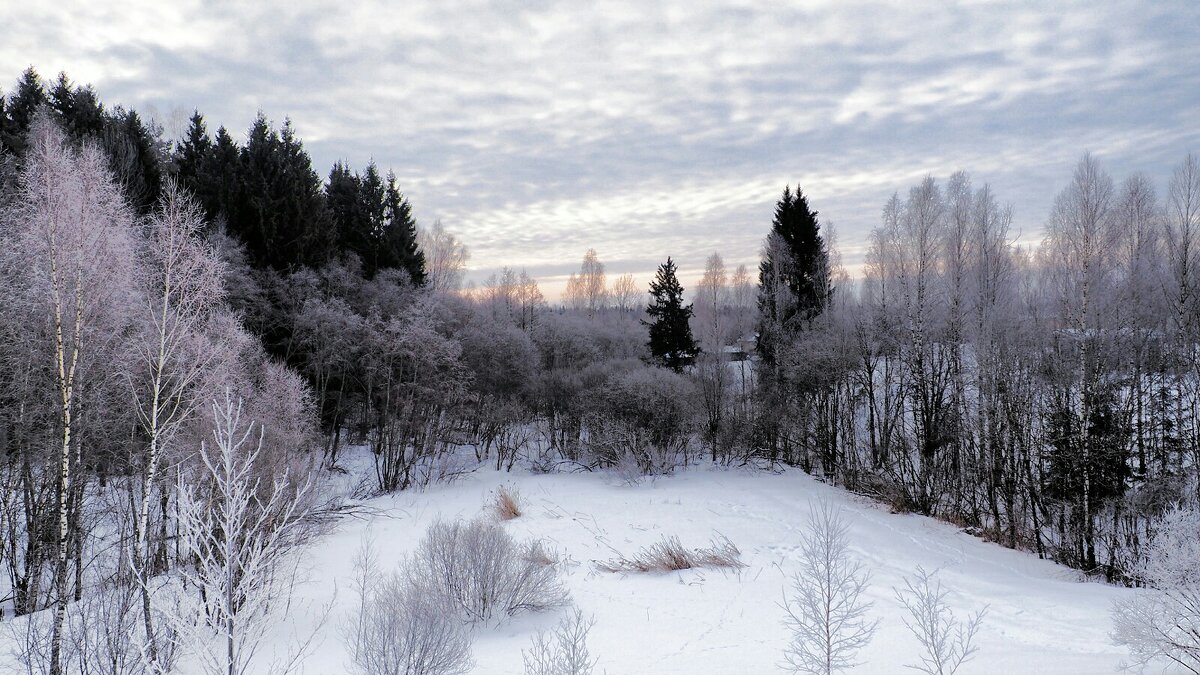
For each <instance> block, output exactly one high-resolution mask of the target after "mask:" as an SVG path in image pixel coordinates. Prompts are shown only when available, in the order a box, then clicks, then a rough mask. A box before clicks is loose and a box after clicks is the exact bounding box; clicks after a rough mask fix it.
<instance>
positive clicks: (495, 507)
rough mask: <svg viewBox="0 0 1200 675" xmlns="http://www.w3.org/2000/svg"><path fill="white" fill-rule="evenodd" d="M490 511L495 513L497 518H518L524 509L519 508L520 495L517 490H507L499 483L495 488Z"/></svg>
mask: <svg viewBox="0 0 1200 675" xmlns="http://www.w3.org/2000/svg"><path fill="white" fill-rule="evenodd" d="M492 511H493V512H494V513H495V514H496V518H497V519H498V520H512V519H513V518H520V517H521V514H522V513H524V511H522V510H521V495H520V493H518V492H515V491H514V492H509V491H508V488H506V487H504V486H503V485H501V486H500V487H499V488H497V489H496V501H495V502H494V503H493V504H492Z"/></svg>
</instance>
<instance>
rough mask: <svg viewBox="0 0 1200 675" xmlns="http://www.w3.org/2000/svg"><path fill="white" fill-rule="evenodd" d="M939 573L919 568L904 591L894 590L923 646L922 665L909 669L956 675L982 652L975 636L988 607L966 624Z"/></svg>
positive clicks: (905, 621)
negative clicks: (949, 600)
mask: <svg viewBox="0 0 1200 675" xmlns="http://www.w3.org/2000/svg"><path fill="white" fill-rule="evenodd" d="M936 574H937V573H936V572H933V573H930V572H926V571H925V570H924V569H922V568H920V567H918V568H917V574H916V577H915V578H913V579H910V578H908V577H905V578H904V588H903V589H900V588H896V589H893V590H894V591H895V593H896V599H897V600H899V601H900V604H901V605H903V606H904V609H905V610H907V612H908V616H907V617H904V618H903V621H904V625H905V626H906V627H907V628H908V630H909V631H911V632H912V634H913V635H914V636H915V637H916V638H917V640H919V641H920V643H921V662H920V663H919V664H908V665H906V667H908V668H912V669H913V670H916V671H918V672H921V673H927V674H928V675H954V673H955V672H957V671H958V669H959V668H960V667H961V666H962V664H964V663H966V662H967V661H970V660H971V658H972V657H974V656H975V653H976V652H977V651H979V648H978V647H976V646H975V635H976V634H977V633H978V632H979V626H980V625H981V624H982V623H983V616H984V614H985V613H986V612H987V608H986V607H985V608H984V609H982V610H980V611H978V612H976V613H975V614H971V615H969V616H968V617H967V618H966V621H965V622H964V621H962V620H960V619H958V618H957V617H955V616H954V611H953V610H952V609H950V604H949V603H948V602H946V597H947V596H948V595H949V594H950V592H949V591H948V590H946V589H945V588H943V587H942V582H941V581H939V580H938V579H937V576H936Z"/></svg>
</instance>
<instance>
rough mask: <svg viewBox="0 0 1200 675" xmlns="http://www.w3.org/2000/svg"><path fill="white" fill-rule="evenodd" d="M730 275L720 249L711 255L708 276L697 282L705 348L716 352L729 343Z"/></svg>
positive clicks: (705, 269) (701, 330)
mask: <svg viewBox="0 0 1200 675" xmlns="http://www.w3.org/2000/svg"><path fill="white" fill-rule="evenodd" d="M728 296H729V278H728V275H727V274H726V273H725V261H724V260H722V259H721V254H720V253H713V254H712V255H710V256H708V260H707V261H705V264H704V276H703V277H701V278H700V283H699V284H697V285H696V303H695V304H696V323H697V325H698V328H699V331H697V332H698V333H699V334H700V340H701V344H703V345H704V351H708V352H716V351H719V350H720V349H721V347H723V346H724V345H725V317H724V316H723V313H724V310H725V306H726V305H727V304H728V302H729V298H728Z"/></svg>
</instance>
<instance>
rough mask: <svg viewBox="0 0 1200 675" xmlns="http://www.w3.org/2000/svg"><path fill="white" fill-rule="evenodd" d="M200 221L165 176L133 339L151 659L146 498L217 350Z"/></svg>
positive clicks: (151, 225)
mask: <svg viewBox="0 0 1200 675" xmlns="http://www.w3.org/2000/svg"><path fill="white" fill-rule="evenodd" d="M203 227H204V220H203V214H202V211H201V210H200V207H199V206H198V205H197V204H196V203H195V202H194V201H192V200H191V198H190V197H188V196H187V195H185V194H184V193H182V192H181V191H180V189H179V188H178V187H177V186H176V185H175V184H174V183H168V184H167V186H166V189H165V191H164V195H163V198H162V200H161V202H160V206H159V209H158V211H157V212H156V213H155V214H154V215H153V216H152V217H151V218H150V219H149V222H148V224H147V228H146V246H145V253H144V261H145V264H144V266H143V268H142V269H143V273H142V276H143V284H144V286H145V293H146V302H145V304H146V328H145V330H144V332H143V333H142V336H141V337H142V339H141V340H140V341H139V344H138V352H139V356H140V360H141V366H142V367H141V368H140V369H139V371H138V372H137V377H136V380H135V381H134V382H133V393H134V401H135V403H136V407H137V413H138V420H139V422H140V424H141V427H142V430H143V432H144V433H145V435H146V445H145V452H144V454H143V455H142V456H141V457H140V458H139V459H140V461H139V462H138V464H140V465H141V475H140V480H141V486H140V490H141V495H140V497H139V499H138V500H137V510H136V512H135V513H134V519H133V527H134V536H133V542H132V547H131V549H130V563H131V565H132V568H133V571H134V573H135V574H136V575H138V576H139V581H140V584H139V585H140V587H141V593H142V610H143V619H144V621H143V623H144V628H145V632H146V644H147V647H148V650H149V657H150V659H151V660H152V661H154V662H157V660H158V646H157V641H156V639H155V635H154V629H153V625H152V613H151V608H150V589H149V585H148V583H147V576H148V575H150V574H153V573H155V571H156V570H158V569H161V567H162V565H163V563H164V561H159V562H158V563H157V564H155V565H151V564H149V563H150V561H151V559H152V554H151V551H150V550H149V549H148V536H147V533H148V529H149V523H150V505H151V503H152V501H153V498H154V496H155V492H156V490H157V485H158V482H159V479H160V473H161V472H160V468H161V465H162V462H163V459H164V457H163V455H164V452H166V451H167V449H168V445H169V444H171V443H172V441H173V440H174V438H175V436H176V433H177V432H178V430H179V428H180V427H181V425H183V424H184V423H186V422H187V421H188V420H189V419H191V417H192V413H193V412H194V411H195V409H196V407H197V406H198V405H199V403H200V401H201V396H202V392H201V387H200V385H201V384H202V383H203V380H204V376H205V374H206V372H207V370H208V364H209V362H210V361H211V360H212V359H213V358H214V357H215V356H216V355H218V354H219V353H220V349H219V347H218V346H217V345H214V344H211V343H210V342H209V341H208V340H206V337H207V336H206V335H205V334H204V324H205V322H206V321H207V319H208V316H209V315H210V314H211V313H212V312H213V311H214V310H215V309H216V308H218V307H219V305H220V302H221V299H222V282H221V279H222V275H223V273H224V270H223V269H222V265H221V263H220V261H219V260H218V259H217V257H216V254H215V252H214V251H212V250H211V249H210V248H209V247H208V246H207V245H206V244H205V243H204V242H203V241H202V240H201V234H202V232H203ZM163 497H164V499H165V497H166V495H163Z"/></svg>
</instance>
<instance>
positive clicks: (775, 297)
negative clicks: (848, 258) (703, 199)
mask: <svg viewBox="0 0 1200 675" xmlns="http://www.w3.org/2000/svg"><path fill="white" fill-rule="evenodd" d="M820 229H821V226H820V224H819V223H818V221H817V212H816V211H813V210H811V209H810V208H809V206H808V199H806V198H805V196H804V193H803V192H801V190H800V188H799V187H797V188H796V192H795V194H793V193H792V191H791V187H790V186H789V187H785V188H784V189H783V197H781V198H780V199H779V201H778V202H777V203H776V204H775V219H774V221H773V222H772V223H771V233H770V235H768V237H767V245H766V247H765V249H764V251H763V259H762V263H761V264H760V265H759V276H758V312H759V325H758V334H759V337H758V351H759V354H760V355H761V356H762V358H763V361H764V362H766V363H768V364H774V363H775V359H776V356H777V353H778V350H779V345H780V344H782V343H783V342H784V341H786V339H787V337H788V336H789V335H794V334H795V333H796V332H797V331H800V330H803V329H804V328H806V327H808V326H809V325H810V324H811V323H812V320H813V319H815V318H816V317H817V316H819V315H820V314H821V312H823V311H825V307H826V306H827V305H828V304H829V298H830V296H831V294H832V286H831V284H830V278H829V252H828V250H827V249H826V248H825V240H824V238H822V236H821V232H820Z"/></svg>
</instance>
